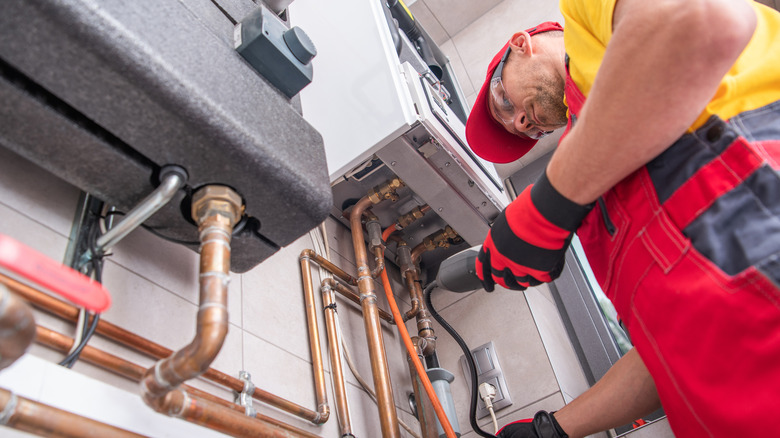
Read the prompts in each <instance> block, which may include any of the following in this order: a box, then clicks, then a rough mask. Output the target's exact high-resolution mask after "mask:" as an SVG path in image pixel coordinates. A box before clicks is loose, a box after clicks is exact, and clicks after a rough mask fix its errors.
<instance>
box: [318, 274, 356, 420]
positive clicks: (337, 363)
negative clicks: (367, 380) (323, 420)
mask: <svg viewBox="0 0 780 438" xmlns="http://www.w3.org/2000/svg"><path fill="white" fill-rule="evenodd" d="M336 284H338V283H337V282H336V280H334V279H332V278H326V279H324V280H322V285H321V287H320V290H321V292H322V304H323V306H324V309H323V311H324V313H325V324H326V326H327V329H328V345H329V346H330V364H331V372H332V373H333V391H334V392H335V393H336V415H337V416H338V419H339V432H340V434H339V436H346V435H349V436H353V435H352V419H351V417H350V415H349V404H348V403H347V386H346V384H345V380H344V368H343V366H342V364H341V343H340V342H339V337H338V328H337V327H336V300H335V297H334V296H333V288H334V286H335V285H336Z"/></svg>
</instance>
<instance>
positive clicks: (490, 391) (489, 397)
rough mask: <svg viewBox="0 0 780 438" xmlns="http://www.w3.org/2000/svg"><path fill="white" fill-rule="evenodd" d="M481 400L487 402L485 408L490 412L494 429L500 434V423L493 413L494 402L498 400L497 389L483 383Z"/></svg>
mask: <svg viewBox="0 0 780 438" xmlns="http://www.w3.org/2000/svg"><path fill="white" fill-rule="evenodd" d="M479 398H481V399H482V401H483V402H485V407H486V408H487V410H488V412H490V418H492V419H493V429H494V430H495V432H493V433H498V421H497V420H496V413H495V412H494V411H493V400H494V399H495V398H496V387H495V386H493V385H491V384H490V383H488V382H482V384H480V385H479Z"/></svg>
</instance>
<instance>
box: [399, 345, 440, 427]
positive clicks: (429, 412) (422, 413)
mask: <svg viewBox="0 0 780 438" xmlns="http://www.w3.org/2000/svg"><path fill="white" fill-rule="evenodd" d="M421 342H425V341H422V340H421V339H420V338H418V337H417V336H414V337H412V344H413V345H414V351H415V353H417V357H418V358H419V359H422V357H423V353H422V350H421V348H420V343H421ZM406 362H407V363H408V365H409V377H411V380H412V390H413V391H414V400H415V402H416V404H417V418H418V420H419V421H420V431H421V432H422V438H439V435H438V431H437V430H436V413H435V412H434V409H433V402H431V398H430V397H428V394H427V393H426V392H425V390H424V389H423V385H422V382H421V381H420V375H419V374H417V369H416V368H415V366H414V363H413V362H412V356H411V355H410V354H409V353H408V352H407V353H406Z"/></svg>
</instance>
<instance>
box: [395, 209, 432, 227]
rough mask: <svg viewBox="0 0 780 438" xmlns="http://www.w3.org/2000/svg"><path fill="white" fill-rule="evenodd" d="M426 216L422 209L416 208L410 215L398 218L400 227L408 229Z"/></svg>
mask: <svg viewBox="0 0 780 438" xmlns="http://www.w3.org/2000/svg"><path fill="white" fill-rule="evenodd" d="M424 215H425V213H424V212H423V210H422V208H420V207H419V206H418V207H414V208H413V209H412V211H410V212H409V213H406V214H405V215H403V216H401V217H399V218H398V225H400V226H401V228H406V227H408V226H409V225H410V224H411V223H412V222H414V221H416V220H418V219H422V217H423V216H424Z"/></svg>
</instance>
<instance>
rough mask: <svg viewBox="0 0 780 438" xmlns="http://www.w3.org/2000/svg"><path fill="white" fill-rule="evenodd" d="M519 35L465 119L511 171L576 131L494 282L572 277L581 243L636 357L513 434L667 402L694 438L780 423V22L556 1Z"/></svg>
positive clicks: (550, 430)
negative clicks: (537, 147) (558, 134)
mask: <svg viewBox="0 0 780 438" xmlns="http://www.w3.org/2000/svg"><path fill="white" fill-rule="evenodd" d="M560 6H561V12H562V13H563V16H564V18H565V20H566V21H565V25H566V31H565V32H562V29H561V28H560V26H558V25H556V24H555V23H544V24H542V25H540V26H537V27H536V28H533V29H529V30H528V31H525V32H518V33H516V34H515V35H513V36H512V38H511V39H510V40H509V42H508V43H507V45H506V46H505V47H504V49H502V50H501V51H499V53H497V54H496V56H495V57H494V59H493V62H492V63H491V64H490V67H489V69H488V74H487V79H486V81H485V84H484V85H483V87H482V89H481V90H480V92H479V94H478V97H477V100H476V102H475V104H474V107H473V109H472V112H471V114H470V116H469V120H468V123H467V125H466V135H467V139H468V141H469V145H470V146H471V148H472V149H473V150H474V151H475V153H477V154H478V155H480V156H481V157H483V158H485V159H487V160H490V161H493V162H498V163H505V162H510V161H513V160H515V159H517V158H519V157H521V156H522V155H523V154H525V153H526V152H527V151H528V150H529V149H530V148H531V147H533V145H534V144H535V143H536V139H538V138H540V137H541V136H543V135H545V134H546V133H547V132H549V131H552V130H554V129H557V128H560V127H563V126H564V125H566V124H567V123H568V126H567V130H566V132H565V134H564V136H563V137H562V139H561V141H560V142H559V145H558V148H557V149H556V151H555V153H554V154H553V155H552V157H551V159H550V162H549V164H548V166H547V169H546V171H545V172H544V173H543V175H542V176H541V177H540V179H539V180H538V181H537V182H536V183H535V184H534V185H532V186H531V187H529V188H527V189H525V190H524V191H523V192H522V193H521V194H520V195H519V196H518V198H517V199H516V200H514V201H513V202H512V203H511V204H510V205H509V206H508V207H507V208H506V210H505V211H504V212H502V214H501V215H499V217H498V218H497V219H496V221H495V223H494V224H493V227H492V229H491V231H490V233H489V234H488V236H487V238H486V239H485V242H484V244H483V246H482V250H481V252H480V254H479V258H478V262H477V271H478V273H479V275H480V278H481V279H482V281H483V284H484V286H485V289H486V290H487V291H492V290H493V288H494V285H495V284H499V285H501V286H504V287H507V288H510V289H516V290H523V289H525V288H527V287H529V286H534V285H538V284H540V283H543V282H549V281H552V280H553V279H555V278H557V276H558V275H559V274H560V272H561V269H562V267H563V263H564V253H565V251H566V248H568V246H569V242H570V240H571V237H572V233H573V232H574V231H576V232H577V234H578V237H579V238H580V240H581V242H582V245H583V248H584V249H585V252H586V255H587V257H588V260H589V262H590V265H591V267H592V268H593V271H594V273H595V275H596V278H597V280H598V281H599V283H600V285H601V287H602V289H603V290H604V292H605V293H606V294H607V296H608V297H609V298H610V299H611V300H612V302H613V304H614V305H615V308H616V309H617V311H618V313H619V315H620V316H621V318H622V321H623V322H624V323H625V325H626V327H627V329H628V331H629V333H630V335H631V338H632V341H633V342H634V345H635V348H634V349H633V350H631V351H630V352H629V353H627V354H626V355H625V356H624V357H623V358H621V359H620V360H619V361H618V362H617V363H616V364H615V366H613V367H612V369H610V371H609V372H608V373H607V374H606V375H605V376H604V377H603V378H602V379H601V380H600V381H599V382H598V383H597V384H596V385H594V386H593V388H591V389H590V390H588V391H587V392H585V393H584V394H583V395H581V396H580V397H578V398H577V399H576V400H574V401H573V402H572V403H570V404H568V405H567V406H565V407H564V408H562V409H561V410H559V411H557V412H555V413H554V414H550V413H547V412H540V413H538V414H537V415H536V416H535V418H534V420H533V422H531V423H513V424H510V425H508V426H507V427H505V428H504V430H502V432H501V433H500V434H499V435H500V436H502V437H512V438H516V437H565V436H567V434H568V436H570V437H580V436H585V435H589V434H592V433H596V432H599V431H602V430H606V429H610V428H613V427H616V426H619V425H622V424H627V423H630V422H631V421H633V420H635V419H637V418H639V417H641V416H642V415H645V414H648V413H650V412H652V411H654V410H655V409H657V408H658V407H659V406H661V405H662V406H663V407H664V409H665V412H666V414H667V417H668V419H669V423H670V425H671V427H672V429H673V431H674V432H675V434H676V436H678V437H680V438H683V437H685V438H689V437H748V436H770V435H772V432H769V430H770V428H768V427H767V424H766V421H767V420H769V419H771V418H774V416H773V415H772V414H777V413H780V175H779V174H778V169H780V14H778V13H777V11H774V10H772V9H770V8H767V7H765V6H763V5H760V4H758V3H753V2H749V1H747V0H659V1H653V2H647V1H642V0H605V1H601V2H592V1H584V0H561V5H560Z"/></svg>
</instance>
